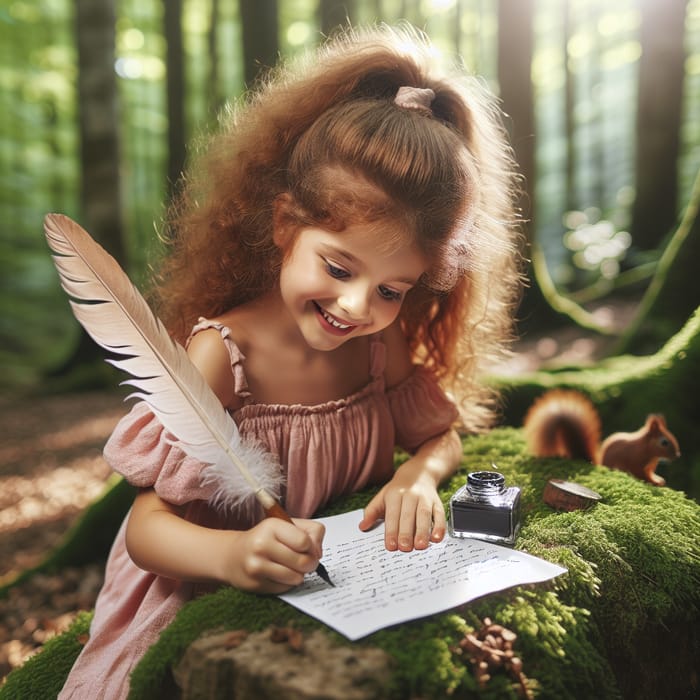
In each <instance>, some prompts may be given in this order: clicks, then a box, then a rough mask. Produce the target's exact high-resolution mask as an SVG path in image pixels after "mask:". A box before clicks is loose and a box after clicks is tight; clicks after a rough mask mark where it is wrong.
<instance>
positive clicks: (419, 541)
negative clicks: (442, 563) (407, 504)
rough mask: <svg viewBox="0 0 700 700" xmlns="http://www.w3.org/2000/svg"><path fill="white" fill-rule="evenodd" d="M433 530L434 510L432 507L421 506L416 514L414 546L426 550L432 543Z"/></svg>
mask: <svg viewBox="0 0 700 700" xmlns="http://www.w3.org/2000/svg"><path fill="white" fill-rule="evenodd" d="M432 530H433V509H432V508H431V507H430V506H419V507H418V510H417V512H416V536H415V538H414V540H413V544H414V546H415V548H416V549H425V548H426V547H427V546H428V544H429V543H430V537H431V533H432Z"/></svg>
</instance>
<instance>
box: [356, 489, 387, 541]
mask: <svg viewBox="0 0 700 700" xmlns="http://www.w3.org/2000/svg"><path fill="white" fill-rule="evenodd" d="M384 516H385V505H384V495H383V492H382V491H380V492H379V493H378V494H377V495H376V496H375V497H374V498H373V499H372V500H371V501H370V502H369V503H368V504H367V505H366V506H365V511H364V514H363V517H362V520H361V521H360V525H359V528H360V530H363V531H364V530H369V529H370V528H371V527H372V526H373V525H374V524H375V523H376V522H377V520H381V519H382V518H383V517H384Z"/></svg>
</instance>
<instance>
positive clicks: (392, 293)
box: [379, 284, 403, 301]
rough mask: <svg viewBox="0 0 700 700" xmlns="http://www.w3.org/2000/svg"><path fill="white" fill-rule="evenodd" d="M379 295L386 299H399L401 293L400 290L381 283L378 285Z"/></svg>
mask: <svg viewBox="0 0 700 700" xmlns="http://www.w3.org/2000/svg"><path fill="white" fill-rule="evenodd" d="M379 296H380V297H381V298H382V299H386V300H387V301H401V299H402V297H403V295H402V294H401V292H397V291H396V290H395V289H389V287H385V286H384V285H383V284H382V285H380V286H379Z"/></svg>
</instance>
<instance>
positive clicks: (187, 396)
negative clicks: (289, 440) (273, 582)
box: [44, 214, 281, 509]
mask: <svg viewBox="0 0 700 700" xmlns="http://www.w3.org/2000/svg"><path fill="white" fill-rule="evenodd" d="M44 227H45V232H46V238H47V241H48V243H49V246H50V248H51V250H52V252H53V254H54V255H53V258H54V263H55V265H56V268H57V270H58V272H59V275H60V279H61V285H62V286H63V288H64V290H65V291H66V292H67V293H68V295H69V296H70V298H71V307H72V309H73V313H74V314H75V316H76V318H77V320H78V321H79V322H80V323H81V325H82V326H83V327H84V328H85V330H86V331H87V333H88V334H89V335H90V336H91V337H92V338H93V339H94V340H95V342H97V343H98V344H99V345H101V346H102V347H103V348H105V349H106V350H108V351H110V352H113V353H115V354H117V355H122V356H126V357H125V358H124V359H117V360H111V361H110V362H111V363H112V364H113V365H115V366H116V367H118V368H119V369H122V370H124V371H126V372H127V373H128V374H130V375H131V378H130V379H129V380H127V381H126V382H125V383H127V384H131V385H132V386H134V387H136V388H137V389H138V390H139V391H138V392H136V393H135V394H134V396H136V397H138V398H141V399H143V400H144V401H146V402H147V403H148V404H149V406H150V408H151V409H152V410H153V412H154V413H155V414H156V416H157V417H158V419H159V420H160V421H161V423H162V424H163V426H164V427H165V428H166V429H167V430H168V431H169V432H170V433H172V435H174V436H175V438H176V441H177V444H178V446H180V447H181V448H182V449H183V451H184V452H185V453H187V454H189V455H191V456H193V457H195V458H196V459H199V460H200V461H202V462H204V463H205V464H209V465H213V466H214V467H217V468H220V470H219V472H221V473H219V472H216V474H215V476H216V477H219V476H221V475H222V474H225V475H226V476H227V477H230V476H231V474H230V472H231V469H230V466H234V467H235V470H234V471H235V473H236V474H237V475H238V476H237V477H236V481H235V482H234V481H230V483H229V482H227V483H226V485H225V489H224V490H226V491H229V492H231V494H228V493H226V494H224V493H223V492H222V493H221V494H220V499H219V500H221V501H225V502H227V504H228V505H237V502H242V501H243V500H244V499H245V498H247V497H248V496H250V495H254V496H255V497H256V498H257V499H258V500H259V501H260V502H261V504H262V506H263V507H264V508H266V509H267V508H269V507H270V505H271V503H273V502H274V501H275V498H274V496H272V495H271V493H270V492H274V491H275V490H276V488H277V487H278V486H279V480H280V473H281V472H280V468H279V465H278V464H277V463H276V460H275V459H274V458H273V457H272V455H270V454H268V453H266V452H265V451H264V450H263V449H261V448H260V446H258V445H252V444H248V443H246V442H244V441H243V440H242V439H241V436H240V434H239V432H238V428H237V426H236V424H235V422H234V421H233V419H232V418H231V416H230V415H229V414H228V412H227V411H226V410H225V409H224V408H223V406H222V405H221V403H220V401H219V400H218V398H217V397H216V395H215V394H214V392H213V391H212V390H211V388H210V387H209V385H208V384H207V383H206V382H205V381H204V378H203V377H202V375H201V374H200V373H199V371H198V370H197V368H196V367H195V366H194V365H193V364H192V362H191V361H190V359H189V357H188V355H187V353H186V352H185V350H184V348H183V347H182V346H181V345H179V344H177V343H175V342H174V341H173V340H172V339H171V338H170V336H169V334H168V332H167V330H166V329H165V327H164V326H163V325H162V323H161V322H160V321H159V320H158V319H157V318H156V317H155V315H154V314H153V313H152V311H151V310H150V307H149V306H148V304H147V303H146V301H145V299H144V298H143V297H142V296H141V294H140V292H139V291H138V290H137V289H136V288H135V287H134V285H133V284H131V281H130V280H129V278H128V277H127V275H126V273H125V272H124V271H123V270H122V269H121V267H120V266H119V265H118V263H117V262H116V261H115V260H114V259H113V258H112V257H111V256H110V255H109V254H108V253H107V252H106V251H105V250H104V249H103V248H102V247H101V246H99V245H98V244H97V243H96V242H95V241H94V240H93V239H92V238H91V237H90V235H89V234H88V233H87V232H86V231H84V230H83V229H82V228H81V227H80V226H79V225H78V224H76V223H75V222H74V221H72V220H71V219H69V218H68V217H65V216H62V215H58V214H49V215H48V216H47V217H46V219H45V222H44ZM249 465H253V467H252V468H249ZM226 472H229V473H228V474H227V473H226ZM212 473H213V472H212ZM238 477H240V478H238ZM236 490H240V491H241V494H242V495H241V494H239V496H240V498H239V496H236V495H235V493H234V492H235V491H236ZM229 495H230V502H229ZM236 498H238V501H237V502H236Z"/></svg>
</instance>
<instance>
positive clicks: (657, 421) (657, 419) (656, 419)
mask: <svg viewBox="0 0 700 700" xmlns="http://www.w3.org/2000/svg"><path fill="white" fill-rule="evenodd" d="M646 427H647V428H648V429H649V430H661V429H662V428H665V427H666V420H665V419H664V417H663V416H662V415H661V414H660V413H651V414H649V415H648V416H647V422H646Z"/></svg>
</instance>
